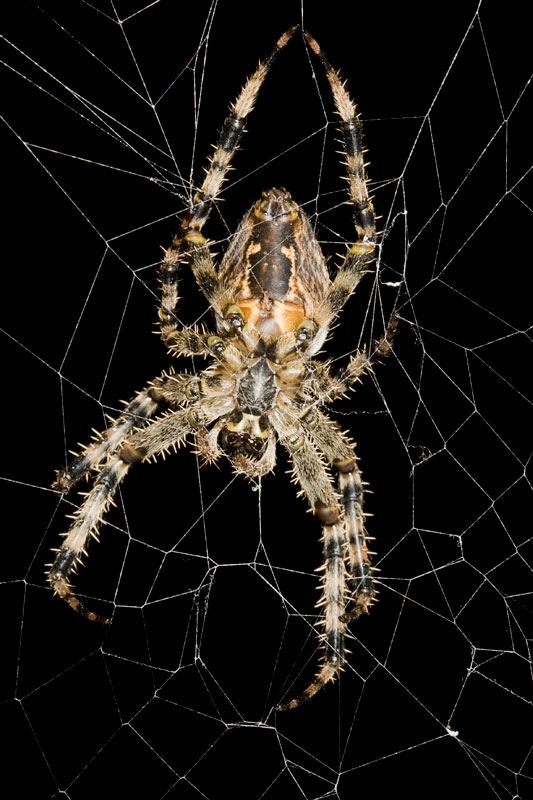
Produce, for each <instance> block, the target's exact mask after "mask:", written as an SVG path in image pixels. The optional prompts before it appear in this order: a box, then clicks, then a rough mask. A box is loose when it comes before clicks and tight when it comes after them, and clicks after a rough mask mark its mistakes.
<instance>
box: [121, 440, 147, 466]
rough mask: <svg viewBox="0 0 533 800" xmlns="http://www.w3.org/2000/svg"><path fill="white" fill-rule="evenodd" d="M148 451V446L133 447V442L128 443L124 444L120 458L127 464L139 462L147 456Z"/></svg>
mask: <svg viewBox="0 0 533 800" xmlns="http://www.w3.org/2000/svg"><path fill="white" fill-rule="evenodd" d="M147 452H148V451H147V449H146V447H132V445H131V444H128V443H126V444H124V445H123V446H122V449H121V451H120V453H119V458H120V460H121V461H123V462H124V463H125V464H137V463H138V462H139V461H142V460H143V458H146V454H147Z"/></svg>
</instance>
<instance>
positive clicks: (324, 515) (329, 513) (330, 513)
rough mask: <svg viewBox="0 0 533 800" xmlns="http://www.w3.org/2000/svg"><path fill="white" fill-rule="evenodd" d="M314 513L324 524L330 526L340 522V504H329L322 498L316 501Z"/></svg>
mask: <svg viewBox="0 0 533 800" xmlns="http://www.w3.org/2000/svg"><path fill="white" fill-rule="evenodd" d="M314 513H315V516H317V517H318V519H319V520H320V522H321V523H322V525H324V526H325V527H328V528H329V527H332V526H333V525H335V523H336V522H338V520H339V517H340V508H339V507H338V506H328V505H326V504H325V503H323V502H322V501H321V500H317V502H316V503H315V508H314Z"/></svg>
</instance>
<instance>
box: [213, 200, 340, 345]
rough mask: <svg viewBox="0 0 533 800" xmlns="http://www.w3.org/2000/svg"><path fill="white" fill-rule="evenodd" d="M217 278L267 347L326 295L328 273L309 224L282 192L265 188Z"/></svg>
mask: <svg viewBox="0 0 533 800" xmlns="http://www.w3.org/2000/svg"><path fill="white" fill-rule="evenodd" d="M219 278H220V281H221V283H222V284H223V285H224V287H225V289H226V290H227V292H228V294H229V295H230V296H231V297H232V298H233V299H234V302H235V303H236V304H237V305H238V306H239V307H240V308H241V309H242V311H243V314H244V316H245V318H246V321H247V322H250V323H251V324H252V325H254V326H255V327H256V328H257V329H258V331H259V332H260V334H261V336H262V338H263V339H264V340H265V341H266V342H272V341H274V340H275V339H276V338H278V337H279V336H281V335H282V334H284V333H288V332H290V331H293V330H294V329H295V328H296V327H298V325H299V324H300V323H301V322H302V320H303V319H304V318H306V317H308V316H311V312H312V310H313V309H314V308H315V307H316V304H317V302H320V301H321V300H322V298H323V297H324V296H325V294H326V292H327V290H328V287H329V276H328V271H327V268H326V264H325V261H324V257H323V255H322V253H321V251H320V248H319V246H318V243H317V241H316V239H315V237H314V235H313V231H312V229H311V225H310V223H309V220H308V219H307V217H306V215H305V214H304V212H303V211H302V209H301V208H300V206H299V205H298V204H297V203H295V202H294V200H293V199H292V197H291V196H290V194H289V193H288V192H287V191H286V190H285V189H268V190H267V191H266V192H263V194H262V197H261V198H260V199H259V200H258V201H257V202H256V203H255V204H254V205H253V206H252V208H251V209H250V211H249V212H248V214H247V215H246V216H245V217H244V219H243V221H242V223H241V225H240V226H239V229H238V231H237V233H236V235H235V237H234V238H233V241H232V243H231V245H230V247H229V248H228V250H227V252H226V254H225V256H224V259H223V262H222V264H221V268H220V273H219Z"/></svg>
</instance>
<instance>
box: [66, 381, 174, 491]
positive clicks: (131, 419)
mask: <svg viewBox="0 0 533 800" xmlns="http://www.w3.org/2000/svg"><path fill="white" fill-rule="evenodd" d="M165 380H166V376H162V377H161V378H156V380H155V381H153V383H151V384H150V386H148V387H147V388H146V389H143V390H142V391H141V392H139V393H138V394H137V395H135V397H134V398H133V400H131V402H129V403H128V405H127V406H126V408H125V409H124V413H123V414H121V415H120V417H118V419H116V420H113V421H112V425H111V427H109V428H108V429H107V430H106V431H105V432H104V433H102V434H101V433H96V434H95V438H94V441H93V442H91V444H89V445H87V447H85V448H84V449H83V450H82V452H81V453H80V454H79V455H78V456H76V457H75V458H73V459H72V461H70V462H69V463H68V464H67V466H66V467H65V469H61V470H57V472H56V480H55V481H54V483H53V484H52V488H54V489H59V490H60V491H63V492H64V491H69V490H70V489H72V488H73V487H74V486H75V485H76V484H77V483H78V482H79V481H80V480H82V478H85V477H86V476H87V475H88V474H89V472H90V471H91V470H94V469H96V468H97V467H98V465H99V464H100V462H101V461H102V459H104V458H105V457H106V455H107V454H108V453H109V452H110V451H112V450H114V448H115V447H117V446H118V445H119V444H120V442H122V441H123V440H124V439H125V438H126V437H127V436H128V435H129V434H130V433H131V431H132V430H135V429H136V428H140V427H142V426H143V425H144V424H146V423H147V422H148V420H149V419H150V417H152V416H153V415H154V414H155V412H156V411H157V410H158V408H159V407H160V405H161V403H164V402H165V399H164V397H163V395H162V394H161V392H160V389H161V387H162V386H163V385H164V383H165Z"/></svg>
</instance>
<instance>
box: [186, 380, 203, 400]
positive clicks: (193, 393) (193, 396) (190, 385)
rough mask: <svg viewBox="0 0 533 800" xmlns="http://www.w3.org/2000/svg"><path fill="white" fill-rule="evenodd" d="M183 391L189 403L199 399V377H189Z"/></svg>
mask: <svg viewBox="0 0 533 800" xmlns="http://www.w3.org/2000/svg"><path fill="white" fill-rule="evenodd" d="M183 393H184V394H185V397H186V398H187V400H188V401H189V402H190V403H195V402H196V401H197V400H199V398H200V395H201V389H200V378H195V377H193V378H191V380H190V381H188V382H187V383H186V384H185V388H184V390H183Z"/></svg>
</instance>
